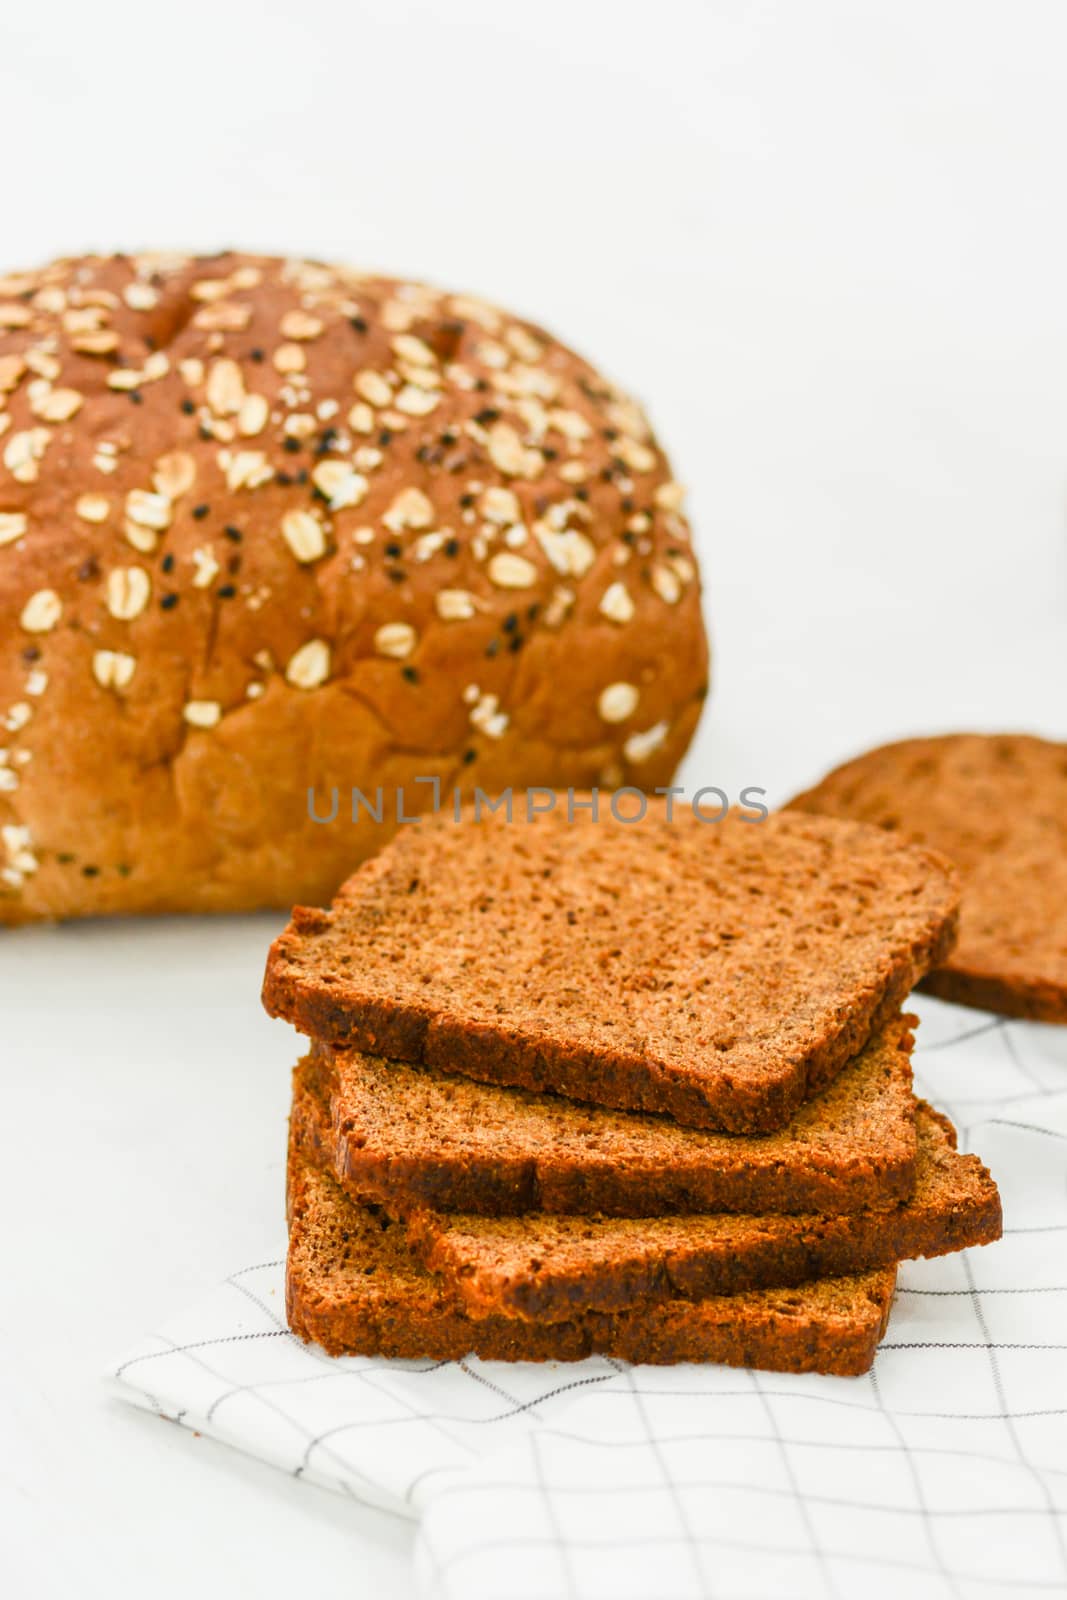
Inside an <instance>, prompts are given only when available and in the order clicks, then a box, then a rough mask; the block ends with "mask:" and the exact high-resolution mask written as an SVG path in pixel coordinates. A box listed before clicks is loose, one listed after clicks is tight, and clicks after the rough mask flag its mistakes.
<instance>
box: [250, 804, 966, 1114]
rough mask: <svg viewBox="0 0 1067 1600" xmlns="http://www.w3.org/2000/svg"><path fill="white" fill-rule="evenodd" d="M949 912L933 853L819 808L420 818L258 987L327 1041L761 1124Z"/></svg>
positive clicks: (940, 930) (303, 924) (895, 1001)
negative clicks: (751, 813)
mask: <svg viewBox="0 0 1067 1600" xmlns="http://www.w3.org/2000/svg"><path fill="white" fill-rule="evenodd" d="M958 905H959V888H958V884H957V881H956V875H955V873H954V872H953V869H952V868H951V866H950V865H949V864H948V863H947V862H946V861H945V860H944V859H943V858H942V857H940V856H936V855H934V854H932V853H929V852H927V851H923V850H919V849H916V848H915V847H913V846H909V845H904V844H901V843H900V842H899V841H897V840H895V839H893V838H892V837H891V836H890V835H888V834H886V833H883V832H881V831H880V830H879V829H877V828H870V827H867V826H865V825H863V824H861V823H850V822H839V821H836V820H833V819H830V818H827V817H803V816H799V815H798V814H796V813H778V814H776V815H773V816H771V817H769V818H767V819H766V820H765V821H763V822H758V823H749V822H745V821H744V820H743V819H742V818H741V817H740V816H739V815H738V814H736V813H735V814H734V815H733V816H731V817H729V818H727V819H726V820H725V821H723V822H721V823H718V824H714V825H709V824H704V823H701V822H700V821H698V820H697V819H696V818H695V817H694V815H693V813H692V811H691V810H689V809H688V808H684V809H682V808H679V809H677V810H675V811H674V813H673V816H672V815H671V813H670V812H669V811H668V809H667V804H666V802H664V801H657V800H654V799H653V800H650V801H649V802H648V806H647V813H646V815H645V817H644V819H643V820H642V821H640V822H634V823H630V824H626V823H623V822H621V821H616V820H613V819H612V818H611V817H610V815H607V816H604V815H602V816H601V817H600V819H599V820H597V821H594V820H593V819H592V817H590V816H589V815H588V814H587V813H582V814H581V815H578V814H575V816H574V819H573V821H572V820H570V819H569V817H568V815H567V813H566V811H565V810H564V809H559V810H557V811H555V812H553V813H552V814H551V815H546V816H544V817H539V818H538V819H537V821H536V823H535V824H533V825H521V824H519V823H515V822H512V823H508V822H507V821H506V820H505V819H504V817H503V816H502V815H500V814H497V815H494V816H491V817H490V816H483V818H482V820H481V821H475V820H473V818H471V819H469V820H468V821H466V822H463V823H461V824H458V825H457V824H455V823H453V822H451V821H449V820H446V819H443V818H442V819H434V820H430V821H427V822H425V823H423V824H422V825H421V826H419V827H417V828H405V829H403V830H402V832H401V833H400V834H399V835H398V836H397V837H396V838H395V839H394V840H393V841H392V842H391V844H390V845H389V846H388V847H387V848H386V849H385V850H384V851H383V852H382V853H381V854H380V855H379V856H376V857H375V858H374V860H372V861H369V862H366V863H365V864H364V865H363V866H362V867H361V868H360V869H359V870H358V871H357V872H356V873H354V874H353V876H352V877H351V878H350V879H349V880H348V881H347V882H346V883H345V885H344V886H343V888H342V889H341V891H340V892H339V893H338V895H337V897H336V898H335V900H334V902H333V905H332V907H331V909H330V910H329V911H316V910H305V909H302V908H299V907H298V908H297V910H296V911H295V912H294V915H293V920H292V921H291V922H290V924H289V926H288V928H287V929H286V930H285V932H284V933H283V934H281V935H280V936H279V938H278V939H276V940H275V942H274V944H273V946H272V947H271V951H270V954H269V957H268V961H267V971H266V977H265V982H264V991H263V995H264V1003H265V1005H266V1007H267V1010H268V1011H269V1012H270V1013H271V1014H272V1015H275V1016H281V1017H284V1018H285V1019H286V1020H287V1021H289V1022H292V1023H293V1024H294V1025H295V1026H296V1027H298V1028H299V1029H300V1031H301V1032H302V1033H305V1034H307V1035H308V1036H309V1037H310V1038H312V1039H317V1040H320V1041H322V1042H324V1043H327V1044H333V1045H336V1046H339V1047H342V1048H347V1047H352V1048H356V1049H359V1050H363V1051H365V1052H367V1053H369V1054H374V1055H378V1056H384V1057H387V1058H395V1059H397V1060H409V1061H417V1062H423V1063H425V1064H426V1065H427V1066H431V1067H435V1068H437V1069H439V1070H440V1071H442V1072H446V1073H456V1074H459V1075H460V1076H465V1077H470V1078H475V1079H478V1080H479V1081H482V1082H488V1083H505V1084H510V1085H513V1086H515V1087H518V1088H524V1089H531V1090H535V1091H542V1090H546V1089H548V1090H552V1091H554V1092H556V1093H558V1094H562V1095H566V1096H568V1097H569V1098H571V1099H573V1100H581V1101H589V1102H592V1103H594V1104H597V1105H607V1106H614V1107H618V1108H621V1109H625V1110H633V1111H649V1112H657V1113H660V1114H666V1115H669V1116H672V1117H674V1118H675V1119H676V1120H677V1121H678V1122H681V1123H684V1124H685V1125H686V1126H689V1127H700V1128H720V1129H723V1130H725V1131H728V1132H732V1133H766V1132H770V1131H772V1130H774V1129H776V1128H781V1127H784V1125H785V1124H786V1123H787V1122H788V1121H789V1120H790V1118H791V1117H792V1116H793V1115H794V1114H795V1112H796V1111H797V1109H798V1107H799V1106H800V1104H801V1102H802V1101H803V1100H805V1099H806V1098H808V1097H809V1096H810V1095H812V1094H814V1093H815V1092H816V1091H818V1090H819V1089H821V1088H823V1087H825V1086H826V1085H827V1084H828V1083H829V1082H831V1081H832V1079H833V1078H835V1077H836V1076H837V1074H838V1073H839V1072H840V1071H841V1070H842V1068H843V1067H844V1066H845V1064H846V1062H848V1061H849V1060H851V1059H852V1058H853V1057H854V1056H856V1055H857V1054H858V1053H859V1052H860V1051H861V1050H862V1048H863V1046H864V1045H865V1044H866V1043H867V1040H868V1039H869V1038H870V1037H871V1034H872V1033H873V1032H874V1031H876V1029H877V1028H878V1027H879V1026H881V1025H882V1024H884V1023H887V1022H888V1021H889V1020H890V1019H891V1018H892V1017H894V1016H895V1015H896V1014H897V1013H898V1012H899V1010H900V1006H901V1003H902V1001H903V1000H904V998H905V996H906V995H907V994H908V992H909V991H910V990H911V988H912V987H913V986H914V984H915V983H916V982H917V980H918V979H919V978H920V977H921V976H922V975H923V974H924V973H926V972H928V971H929V970H930V968H931V967H932V966H935V965H938V964H939V963H940V961H941V960H943V958H944V956H945V955H946V954H947V952H948V950H949V948H950V947H951V944H952V941H953V939H954V938H955V929H956V916H957V910H958Z"/></svg>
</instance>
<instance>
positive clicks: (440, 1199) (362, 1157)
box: [301, 1017, 915, 1217]
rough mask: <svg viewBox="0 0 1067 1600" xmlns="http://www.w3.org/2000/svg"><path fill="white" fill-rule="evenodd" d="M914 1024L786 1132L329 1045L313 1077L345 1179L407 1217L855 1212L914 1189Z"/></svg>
mask: <svg viewBox="0 0 1067 1600" xmlns="http://www.w3.org/2000/svg"><path fill="white" fill-rule="evenodd" d="M914 1020H915V1019H914V1018H913V1017H895V1018H894V1019H893V1020H892V1021H891V1022H889V1023H887V1024H886V1025H885V1027H884V1028H881V1029H880V1030H879V1032H878V1033H877V1034H875V1035H874V1037H873V1038H871V1039H869V1040H868V1042H867V1044H866V1045H865V1046H864V1048H863V1050H862V1051H861V1053H860V1054H859V1055H858V1056H857V1057H856V1058H855V1060H853V1061H850V1062H849V1063H848V1065H847V1066H846V1067H845V1068H844V1069H843V1070H842V1072H841V1073H840V1075H839V1076H838V1077H837V1078H835V1079H834V1081H833V1083H831V1084H830V1085H829V1086H828V1087H827V1088H826V1089H824V1090H823V1091H822V1093H821V1094H820V1095H818V1096H817V1097H816V1098H815V1099H814V1100H809V1101H807V1102H806V1103H805V1104H804V1105H802V1106H801V1107H800V1109H799V1111H798V1112H797V1113H796V1115H795V1116H794V1118H793V1120H792V1121H791V1122H790V1123H789V1124H788V1125H787V1126H786V1127H785V1128H783V1129H782V1130H781V1132H779V1133H769V1134H762V1135H745V1134H723V1133H708V1132H704V1131H701V1130H698V1129H695V1128H683V1127H680V1126H679V1124H678V1123H676V1122H674V1121H673V1120H671V1119H670V1118H669V1117H653V1116H648V1115H640V1114H638V1113H635V1112H626V1111H609V1110H607V1109H605V1108H603V1107H601V1106H588V1105H581V1104H579V1103H578V1102H577V1101H573V1100H564V1099H562V1098H561V1097H560V1096H559V1095H549V1094H533V1093H531V1092H530V1091H529V1090H525V1089H506V1088H500V1087H498V1086H496V1085H492V1084H483V1083H475V1082H474V1081H473V1080H471V1079H469V1078H459V1077H455V1076H450V1075H448V1074H445V1073H443V1072H439V1071H438V1070H437V1069H436V1068H434V1067H424V1066H420V1065H417V1064H413V1063H410V1062H402V1061H383V1060H381V1059H380V1058H379V1057H377V1056H368V1055H364V1054H363V1053H362V1052H361V1051H358V1050H349V1051H331V1050H330V1049H329V1048H328V1047H326V1046H319V1047H317V1048H315V1049H314V1050H313V1051H312V1054H311V1055H310V1056H309V1057H307V1058H306V1060H305V1062H304V1063H303V1065H302V1068H301V1072H302V1076H303V1081H304V1082H305V1083H307V1084H308V1086H309V1087H310V1088H311V1089H312V1090H313V1091H314V1092H315V1093H316V1094H318V1095H319V1096H320V1097H321V1098H322V1099H323V1101H324V1102H325V1104H326V1105H327V1107H328V1117H329V1121H330V1125H331V1136H330V1147H331V1154H330V1159H329V1166H330V1169H331V1170H332V1171H333V1172H335V1173H336V1175H337V1177H338V1178H339V1179H340V1180H341V1182H342V1183H344V1184H345V1185H346V1187H348V1188H349V1189H350V1190H351V1191H352V1192H354V1193H358V1194H361V1195H373V1196H375V1197H376V1198H377V1199H379V1200H382V1201H384V1202H385V1203H386V1204H387V1205H389V1206H390V1207H391V1209H392V1210H393V1211H394V1212H395V1211H396V1209H397V1207H398V1206H400V1205H404V1206H410V1205H412V1204H413V1203H421V1204H423V1205H429V1206H433V1207H435V1208H436V1209H438V1210H444V1211H472V1212H480V1213H483V1214H485V1215H488V1216H506V1215H512V1214H516V1213H521V1212H527V1211H548V1212H556V1213H570V1214H576V1215H582V1214H588V1213H591V1212H600V1213H601V1214H603V1215H605V1216H623V1217H625V1216H629V1217H643V1216H666V1215H669V1214H671V1213H674V1212H693V1211H743V1212H749V1213H758V1212H763V1211H786V1212H792V1211H824V1212H842V1211H855V1210H859V1209H860V1208H861V1207H863V1206H874V1205H883V1206H884V1205H891V1204H892V1203H893V1202H894V1201H898V1200H903V1199H905V1198H906V1197H907V1196H908V1195H909V1194H910V1193H911V1191H912V1189H913V1187H914V1184H915V1104H914V1100H913V1098H912V1092H911V1061H910V1057H909V1051H910V1050H911V1046H912V1035H911V1032H910V1024H913V1023H914Z"/></svg>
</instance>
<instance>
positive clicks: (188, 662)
mask: <svg viewBox="0 0 1067 1600" xmlns="http://www.w3.org/2000/svg"><path fill="white" fill-rule="evenodd" d="M680 507H681V490H680V488H679V486H678V485H677V484H676V483H675V482H674V480H673V478H672V476H671V472H670V469H669V466H668V464H667V461H666V459H665V457H664V455H663V453H662V451H661V449H660V447H659V445H658V443H657V442H656V440H655V437H654V436H653V434H652V433H651V431H650V429H649V427H648V424H647V421H646V420H645V418H644V416H643V415H642V413H641V412H640V410H639V409H638V408H637V407H636V406H635V405H634V403H633V402H632V401H630V400H628V399H627V398H626V397H625V396H624V395H623V394H622V393H621V392H620V391H618V390H617V389H615V388H614V387H613V386H612V385H610V384H609V383H608V382H607V381H606V380H605V379H603V378H602V377H601V376H600V375H599V374H598V373H597V372H595V371H594V369H593V368H591V367H590V366H589V365H588V364H587V363H586V362H585V361H584V360H582V359H581V357H579V356H577V355H575V354H574V353H573V352H571V351H570V350H568V349H566V348H565V347H564V346H562V345H560V344H559V343H558V342H557V341H555V340H554V339H552V338H551V337H550V336H549V335H548V334H546V333H544V332H543V331H542V330H540V329H538V328H536V327H534V326H532V325H531V324H529V323H528V322H526V321H524V320H522V319H519V318H516V317H513V316H511V315H509V314H508V313H505V312H502V311H498V310H497V309H496V308H494V307H491V306H488V305H486V304H485V303H483V302H480V301H476V300H473V299H471V298H469V297H464V296H458V295H451V294H448V293H445V292H443V291H438V290H434V289H428V288H424V287H422V286H419V285H414V284H404V283H400V282H397V281H395V280H392V279H388V278H383V277H375V276H370V275H364V274H359V273H355V272H353V271H349V270H347V269H345V268H341V267H325V266H322V265H321V264H318V263H311V262H298V261H280V260H274V259H271V258H264V257H253V256H246V255H236V254H222V255H218V256H212V257H194V256H161V255H154V256H152V255H141V256H121V255H115V256H109V257H85V258H79V259H75V260H68V261H60V262H56V263H54V264H52V265H50V266H47V267H44V268H42V269H40V270H38V271H33V272H26V273H19V274H13V275H11V276H9V277H7V278H4V279H2V280H0V647H2V648H0V721H2V722H3V724H4V727H5V730H6V731H5V732H4V733H3V734H2V735H0V923H17V922H25V921H32V920H35V919H41V918H65V917H79V916H91V915H98V914H102V913H114V912H171V911H232V910H245V909H252V908H256V907H261V906H284V907H287V908H288V907H290V906H291V905H292V904H293V903H294V901H301V900H303V901H309V902H312V903H314V902H318V901H325V900H326V899H328V898H329V896H330V895H331V894H332V893H333V891H334V890H335V888H336V887H337V884H338V883H339V882H340V881H341V880H342V878H344V877H345V875H346V874H347V873H348V872H350V871H351V870H352V868H353V867H354V866H355V865H356V864H357V863H358V862H359V861H361V860H363V859H364V858H366V857H367V856H368V855H370V854H372V853H373V852H374V851H375V850H376V849H378V848H379V847H380V846H381V844H382V843H383V842H384V841H385V839H387V838H388V837H389V836H390V834H391V833H392V832H393V831H394V830H395V829H396V827H397V826H398V825H399V823H398V806H402V809H403V813H404V814H406V815H412V814H414V813H416V812H418V811H420V810H423V809H425V808H426V807H427V805H428V804H430V803H431V798H432V789H431V786H430V784H429V783H428V782H422V783H420V782H419V781H418V780H420V779H423V780H429V779H436V780H437V781H438V782H439V784H440V786H441V790H442V792H443V794H444V796H445V797H446V798H449V797H450V794H451V790H452V788H453V787H454V786H455V785H457V784H458V785H461V786H462V787H463V789H464V791H465V792H466V793H468V794H469V793H470V792H471V790H472V788H473V787H474V785H478V786H480V787H481V788H482V789H483V790H484V791H485V792H486V793H490V794H491V793H495V792H498V791H499V790H502V789H504V788H506V787H507V786H508V785H512V784H514V785H516V786H519V787H523V786H527V785H545V786H548V787H553V788H561V787H567V786H569V785H574V786H578V787H589V786H590V785H592V784H605V785H608V786H614V785H618V784H624V783H625V784H633V785H637V786H640V787H643V788H647V789H652V788H654V787H655V786H657V785H663V784H666V783H667V782H669V780H670V777H671V774H672V773H673V771H674V769H675V766H676V764H677V762H678V760H679V759H680V757H681V755H682V753H683V752H684V750H685V748H686V746H687V744H688V742H689V740H690V737H691V735H692V733H693V730H694V728H695V726H696V723H697V720H698V717H699V715H700V710H701V707H702V703H703V698H704V695H705V693H706V689H707V648H706V642H705V637H704V630H703V624H702V620H701V610H700V593H699V581H698V576H697V569H696V562H695V558H694V555H693V551H692V547H691V544H690V538H689V530H688V526H687V524H686V522H685V519H684V517H683V515H682V513H681V509H680ZM379 787H380V788H381V790H382V799H383V804H382V818H381V821H375V820H374V819H373V818H372V816H371V814H370V812H369V811H368V810H367V809H366V808H365V807H363V806H360V805H358V804H357V816H356V819H355V820H352V818H351V806H350V800H351V794H352V790H353V788H357V789H360V790H362V791H363V792H364V793H365V794H367V795H368V796H369V797H370V798H371V799H372V801H373V799H374V797H375V793H376V791H377V789H378V788H379ZM309 790H310V791H312V792H313V794H314V803H315V810H316V811H317V813H318V815H319V816H328V815H329V814H330V810H331V797H332V795H333V793H334V792H335V791H336V795H337V806H338V815H337V819H336V820H335V821H334V822H331V823H325V822H317V821H315V820H313V818H312V816H311V815H310V814H309V804H308V794H309Z"/></svg>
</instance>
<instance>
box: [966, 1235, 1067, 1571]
mask: <svg viewBox="0 0 1067 1600" xmlns="http://www.w3.org/2000/svg"><path fill="white" fill-rule="evenodd" d="M963 1270H964V1272H965V1273H966V1274H967V1281H968V1283H969V1284H970V1286H971V1289H972V1292H973V1302H974V1313H975V1317H976V1319H977V1322H978V1326H979V1328H980V1329H981V1331H982V1334H983V1336H984V1338H985V1340H986V1348H987V1349H988V1351H989V1366H990V1371H991V1374H992V1378H993V1388H994V1391H995V1392H996V1396H997V1400H998V1401H999V1403H1000V1414H1001V1417H1002V1419H1003V1422H1004V1426H1005V1428H1006V1429H1007V1431H1008V1435H1009V1437H1010V1439H1011V1442H1012V1445H1013V1446H1014V1449H1015V1452H1016V1455H1017V1456H1018V1458H1019V1465H1020V1466H1021V1467H1023V1468H1024V1469H1025V1470H1026V1471H1027V1472H1028V1473H1029V1474H1030V1475H1031V1477H1032V1479H1033V1481H1034V1483H1035V1484H1036V1485H1037V1487H1038V1490H1039V1491H1040V1493H1041V1496H1042V1498H1043V1499H1044V1501H1045V1505H1046V1507H1047V1509H1048V1511H1049V1514H1050V1517H1051V1521H1052V1531H1053V1535H1054V1537H1055V1540H1056V1545H1057V1548H1058V1550H1059V1556H1060V1566H1061V1567H1062V1569H1063V1579H1064V1584H1065V1586H1067V1541H1065V1540H1064V1534H1063V1526H1062V1524H1061V1522H1060V1519H1059V1515H1058V1513H1057V1511H1056V1508H1055V1506H1054V1505H1053V1503H1052V1494H1051V1491H1050V1489H1049V1486H1048V1484H1047V1482H1046V1481H1045V1479H1044V1477H1043V1476H1042V1474H1041V1473H1040V1471H1039V1470H1038V1469H1037V1468H1036V1467H1035V1466H1034V1464H1033V1463H1032V1462H1031V1461H1028V1460H1027V1457H1026V1451H1025V1450H1024V1449H1023V1444H1022V1440H1021V1439H1020V1438H1019V1430H1018V1429H1017V1428H1016V1426H1015V1418H1014V1416H1013V1415H1012V1413H1011V1410H1010V1408H1009V1406H1008V1402H1007V1394H1006V1392H1005V1389H1004V1378H1003V1374H1002V1373H1001V1370H1000V1362H999V1361H998V1360H997V1350H998V1349H1011V1348H1015V1347H1013V1346H1010V1345H1009V1346H1005V1345H999V1346H998V1345H996V1344H994V1343H993V1341H992V1339H990V1337H989V1326H988V1323H987V1322H986V1316H985V1311H984V1309H983V1306H982V1297H981V1293H980V1291H979V1290H978V1288H977V1286H976V1284H975V1281H974V1271H973V1269H972V1267H971V1263H970V1258H969V1256H968V1253H967V1251H966V1250H965V1251H964V1252H963ZM1056 1348H1060V1349H1062V1348H1064V1347H1063V1346H1059V1347H1056Z"/></svg>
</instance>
